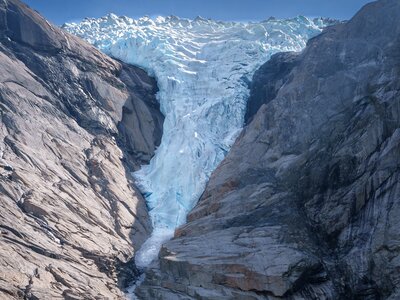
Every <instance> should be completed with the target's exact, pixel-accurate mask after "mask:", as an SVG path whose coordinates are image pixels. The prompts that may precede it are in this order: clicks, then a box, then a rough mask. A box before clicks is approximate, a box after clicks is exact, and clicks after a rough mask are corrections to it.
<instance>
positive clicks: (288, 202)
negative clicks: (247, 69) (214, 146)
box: [138, 0, 400, 299]
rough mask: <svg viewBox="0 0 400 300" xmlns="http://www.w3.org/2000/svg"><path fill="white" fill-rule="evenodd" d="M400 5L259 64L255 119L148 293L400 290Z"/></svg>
mask: <svg viewBox="0 0 400 300" xmlns="http://www.w3.org/2000/svg"><path fill="white" fill-rule="evenodd" d="M399 17H400V2H399V1H396V0H381V1H377V2H374V3H371V4H369V5H367V6H366V7H364V8H363V9H362V10H361V11H360V12H359V13H358V14H357V15H356V16H355V17H354V18H353V19H352V20H350V21H349V22H347V23H346V24H339V25H336V26H333V27H330V28H328V29H326V30H325V31H324V32H323V33H322V34H321V35H319V36H317V37H315V38H313V39H311V40H310V41H309V43H308V45H307V47H306V49H305V50H304V51H303V52H302V53H301V54H298V55H296V54H279V55H277V56H275V57H273V58H272V60H271V61H269V62H268V63H267V64H266V65H265V66H263V67H262V68H260V69H259V71H258V72H256V75H255V76H254V79H253V83H252V91H251V98H250V100H249V104H248V109H247V120H248V122H249V124H248V125H247V126H246V128H245V129H244V131H243V132H242V133H241V135H240V136H239V137H238V139H237V140H236V142H235V144H234V145H233V147H232V149H231V151H230V153H229V154H228V155H227V157H226V158H225V160H224V161H223V162H222V163H221V164H220V166H219V167H218V168H217V170H216V171H215V172H214V173H213V175H212V176H211V179H210V181H209V183H208V184H207V188H206V191H205V192H204V194H203V195H202V197H201V199H200V201H199V203H198V204H197V206H196V207H195V208H194V209H193V210H192V211H191V213H190V214H189V216H188V223H187V224H186V225H184V226H182V227H180V228H179V229H177V231H176V233H175V237H174V239H172V240H171V241H169V242H167V243H166V244H165V245H164V246H163V248H162V250H161V252H160V254H159V261H158V262H155V263H154V264H153V265H152V266H151V269H150V270H148V271H147V278H146V280H145V282H144V283H143V284H142V286H140V287H139V289H138V294H139V296H140V297H141V298H143V299H398V298H399V297H400V291H399V290H398V285H399V280H400V277H399V272H398V270H399V267H400V260H399V257H400V255H399V254H400V253H399V249H400V230H399V228H400V227H399V222H400V172H399V171H400V154H399V153H400V100H399V99H400V92H399V91H400V85H399V82H400V81H399V76H400V60H399V58H400V57H399V53H400V23H399V22H398V20H399Z"/></svg>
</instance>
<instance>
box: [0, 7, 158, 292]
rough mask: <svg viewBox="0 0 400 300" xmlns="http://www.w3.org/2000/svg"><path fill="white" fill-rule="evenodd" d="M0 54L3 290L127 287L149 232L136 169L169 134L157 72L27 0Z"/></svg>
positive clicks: (9, 21) (6, 18) (0, 42)
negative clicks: (120, 56) (98, 44)
mask: <svg viewBox="0 0 400 300" xmlns="http://www.w3.org/2000/svg"><path fill="white" fill-rule="evenodd" d="M0 65H1V69H0V120H1V122H0V207H1V212H2V213H1V216H0V298H1V299H21V298H24V299H59V298H65V299H83V298H84V299H95V298H96V297H97V298H96V299H105V298H107V299H116V298H119V297H122V294H121V291H120V290H119V289H118V285H124V284H125V283H126V282H125V281H126V280H129V279H131V277H132V276H133V275H135V272H136V269H135V266H134V263H132V262H131V261H130V259H131V257H132V256H133V254H134V250H135V249H137V248H138V247H140V245H141V244H142V243H143V242H144V240H145V239H146V238H147V237H148V235H149V234H150V232H151V223H150V220H149V217H148V214H147V210H146V207H145V203H144V199H143V198H142V196H141V194H140V193H139V192H138V191H137V190H136V188H135V187H134V186H133V185H132V178H131V176H130V171H133V170H135V169H138V168H139V166H140V165H141V164H143V163H147V162H148V161H149V159H150V158H151V156H152V155H153V153H154V149H155V147H156V146H157V145H158V144H159V143H160V139H161V134H162V122H163V116H162V114H161V113H160V112H159V105H158V103H157V101H156V99H155V93H156V92H157V86H156V82H155V80H154V79H153V78H151V77H149V76H147V75H146V73H145V72H144V71H142V70H140V69H138V68H135V67H132V66H128V65H126V64H123V63H120V62H117V61H115V60H112V59H110V58H108V57H107V56H105V55H104V54H102V53H100V52H99V51H98V50H96V49H95V48H94V47H92V46H90V45H88V44H86V43H85V42H83V41H81V40H80V39H78V38H76V37H74V36H72V35H69V34H67V33H65V32H63V31H62V30H60V29H58V28H56V27H54V26H52V25H50V24H49V23H48V22H47V21H45V20H44V19H43V18H42V17H41V16H39V15H38V14H37V13H36V12H34V11H32V10H31V9H29V8H28V7H27V6H25V5H24V4H23V3H21V2H20V1H18V0H7V1H6V0H0ZM124 264H127V266H125V268H124ZM117 281H118V282H117Z"/></svg>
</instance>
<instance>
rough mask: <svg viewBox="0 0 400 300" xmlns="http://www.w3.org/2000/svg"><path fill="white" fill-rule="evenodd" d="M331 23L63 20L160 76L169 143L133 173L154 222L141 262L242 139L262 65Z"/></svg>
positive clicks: (165, 134)
mask: <svg viewBox="0 0 400 300" xmlns="http://www.w3.org/2000/svg"><path fill="white" fill-rule="evenodd" d="M328 23H329V21H328ZM326 25H329V24H327V22H326V21H325V20H324V19H309V18H306V17H301V16H299V17H296V18H292V19H286V20H278V19H274V18H270V19H268V20H265V21H261V22H220V21H213V20H208V19H204V18H201V17H198V18H196V19H194V20H188V19H181V18H178V17H174V16H170V17H157V18H150V17H143V18H140V19H137V20H135V19H132V18H129V17H118V16H116V15H114V14H109V15H107V16H105V17H102V18H98V19H94V18H86V19H84V20H83V21H82V22H80V23H69V24H65V25H64V26H63V28H64V29H66V30H67V31H69V32H70V33H73V34H75V35H78V36H80V37H82V38H83V39H85V40H87V41H88V42H90V43H91V44H93V45H94V46H96V47H97V48H99V49H100V50H101V51H103V52H105V53H106V54H108V55H110V56H112V57H115V58H117V59H120V60H122V61H125V62H127V63H130V64H133V65H136V66H139V67H141V68H144V69H145V70H146V71H147V72H148V73H149V74H150V75H152V76H155V77H156V79H157V82H158V86H159V92H158V94H157V99H158V100H159V102H160V108H161V111H162V113H163V114H164V115H165V123H164V132H163V137H162V141H161V144H160V146H159V148H158V149H157V150H156V153H155V156H154V157H153V159H152V160H151V161H150V164H149V165H146V166H143V167H142V168H141V169H140V170H139V171H137V172H135V173H134V174H133V176H134V178H135V179H136V181H137V184H138V186H139V188H140V190H141V192H142V193H143V195H144V196H145V198H146V202H147V206H148V208H149V213H150V217H151V220H152V224H153V228H154V231H153V234H152V237H150V238H149V240H147V241H146V243H145V244H144V245H143V246H142V248H141V249H140V251H138V253H137V254H136V263H137V265H138V266H139V267H145V266H147V265H148V264H149V263H150V262H151V261H152V259H153V258H155V257H156V256H157V254H158V251H159V249H160V247H161V244H162V243H163V242H164V241H165V240H166V239H168V238H170V237H172V235H173V232H174V229H175V228H176V227H177V226H179V225H182V224H183V223H184V222H185V219H186V215H187V214H188V212H189V211H190V210H191V209H192V208H193V207H194V206H195V204H196V202H197V201H198V199H199V197H200V196H201V194H202V192H203V191H204V188H205V185H206V183H207V180H208V178H209V176H210V174H211V172H212V171H213V170H214V169H215V168H216V167H217V166H218V164H219V163H220V162H221V161H222V159H223V158H224V156H225V155H226V153H227V152H228V151H229V149H230V147H231V145H232V144H233V142H234V141H235V138H236V137H237V135H238V133H239V132H240V130H241V128H242V126H243V122H244V114H245V109H246V100H247V98H248V96H249V88H248V84H249V82H250V81H251V78H252V76H253V74H254V72H255V70H257V68H259V67H260V66H261V65H262V64H263V63H265V62H266V61H267V60H268V59H269V58H270V57H271V55H273V54H275V53H277V52H282V51H301V50H302V49H303V48H304V47H305V45H306V42H307V40H308V39H310V38H311V37H313V36H315V35H317V34H319V33H320V32H321V31H322V29H323V27H325V26H326Z"/></svg>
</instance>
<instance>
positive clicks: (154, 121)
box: [115, 61, 164, 290]
mask: <svg viewBox="0 0 400 300" xmlns="http://www.w3.org/2000/svg"><path fill="white" fill-rule="evenodd" d="M119 62H120V63H121V64H122V66H123V67H122V69H121V73H120V74H119V78H120V79H121V81H122V82H124V83H125V85H126V88H127V89H128V91H129V95H130V97H129V98H128V99H127V101H126V102H125V104H124V106H123V108H122V119H121V121H120V122H119V124H118V133H119V134H118V136H117V137H116V141H117V145H118V146H119V148H120V149H121V150H122V151H123V158H122V163H123V166H124V168H125V174H126V178H127V179H128V180H129V181H130V182H131V185H132V187H133V188H134V189H135V190H136V191H137V193H136V194H137V197H140V198H141V199H139V201H142V202H143V203H145V199H144V197H143V195H142V194H141V192H140V191H139V190H138V188H137V187H136V185H135V183H134V179H133V177H132V172H134V171H137V170H138V169H140V167H141V166H142V165H145V164H148V163H149V162H150V159H151V158H152V157H153V155H154V151H155V150H156V148H157V147H158V146H159V145H160V143H161V138H162V131H163V122H164V116H163V115H162V113H161V112H160V105H159V102H158V100H157V99H156V94H157V92H158V87H157V82H156V80H155V78H153V77H150V76H149V75H148V74H147V73H146V72H145V71H144V70H142V69H140V68H137V67H134V66H131V65H129V64H126V63H123V62H121V61H119ZM146 207H147V206H146ZM147 218H149V216H148V215H147ZM135 222H139V223H141V220H140V216H137V218H136V220H135ZM150 234H151V232H149V235H150ZM130 236H131V240H132V241H135V239H136V232H135V224H132V231H131V235H130ZM147 238H148V237H147ZM143 242H144V241H141V243H139V244H138V242H136V243H135V244H136V249H134V250H135V252H136V251H137V250H138V249H139V248H140V246H141V244H142V243H143ZM115 268H116V270H117V276H118V285H119V286H120V288H121V289H123V290H125V289H126V288H128V287H130V286H132V285H133V284H134V283H135V281H137V279H138V278H139V276H140V275H141V274H142V271H141V270H139V269H138V268H137V267H136V264H135V257H134V256H133V257H132V258H131V259H130V260H129V261H127V262H123V261H121V260H120V259H117V261H116V262H115Z"/></svg>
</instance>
